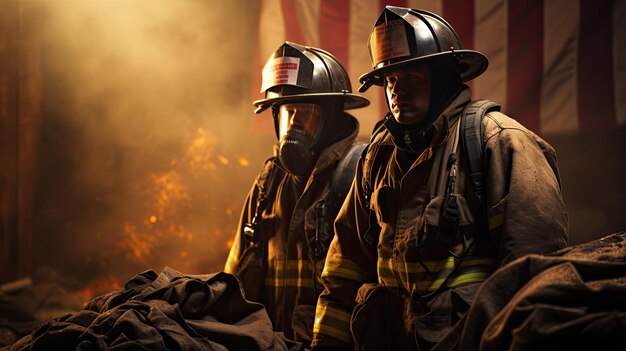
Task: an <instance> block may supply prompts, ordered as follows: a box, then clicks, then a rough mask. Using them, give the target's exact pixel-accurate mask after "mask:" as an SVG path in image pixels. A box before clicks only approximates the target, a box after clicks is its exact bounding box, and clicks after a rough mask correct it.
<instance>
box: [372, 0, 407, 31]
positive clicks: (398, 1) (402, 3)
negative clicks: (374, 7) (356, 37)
mask: <svg viewBox="0 0 626 351" xmlns="http://www.w3.org/2000/svg"><path fill="white" fill-rule="evenodd" d="M387 5H389V6H397V7H407V0H388V1H384V0H383V1H381V2H380V11H381V12H382V11H383V9H384V8H385V6H387ZM374 20H376V19H374ZM373 25H374V22H372V26H373Z"/></svg>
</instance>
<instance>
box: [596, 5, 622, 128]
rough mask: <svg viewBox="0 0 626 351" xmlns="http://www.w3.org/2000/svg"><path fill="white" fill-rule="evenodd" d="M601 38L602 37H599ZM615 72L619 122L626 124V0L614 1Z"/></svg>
mask: <svg viewBox="0 0 626 351" xmlns="http://www.w3.org/2000/svg"><path fill="white" fill-rule="evenodd" d="M598 40H601V39H598ZM613 74H614V76H613V77H614V82H615V83H614V84H615V116H616V118H617V124H619V125H624V124H626V0H614V2H613Z"/></svg>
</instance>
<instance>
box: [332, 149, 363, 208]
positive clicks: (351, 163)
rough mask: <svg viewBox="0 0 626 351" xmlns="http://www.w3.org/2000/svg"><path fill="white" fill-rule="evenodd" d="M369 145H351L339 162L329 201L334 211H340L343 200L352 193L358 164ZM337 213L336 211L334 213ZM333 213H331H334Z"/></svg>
mask: <svg viewBox="0 0 626 351" xmlns="http://www.w3.org/2000/svg"><path fill="white" fill-rule="evenodd" d="M366 146H367V144H363V143H354V144H352V145H350V148H349V149H348V152H346V154H345V155H344V156H343V158H342V159H341V160H340V161H339V164H338V165H337V168H336V169H335V173H334V174H333V179H332V181H331V183H330V184H331V185H330V192H329V194H328V199H329V200H330V206H331V209H332V210H335V209H336V210H338V209H339V207H340V206H341V205H342V203H343V199H344V198H345V197H346V194H348V191H350V186H351V185H352V180H353V179H354V173H355V172H356V164H357V162H358V160H359V157H361V154H362V153H363V150H364V149H365V147H366ZM334 212H336V211H334ZM334 212H331V213H334Z"/></svg>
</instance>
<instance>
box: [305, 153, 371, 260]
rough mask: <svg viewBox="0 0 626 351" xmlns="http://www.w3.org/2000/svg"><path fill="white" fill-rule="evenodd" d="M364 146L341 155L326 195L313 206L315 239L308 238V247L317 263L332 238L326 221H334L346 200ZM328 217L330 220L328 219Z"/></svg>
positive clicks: (322, 256) (323, 255)
mask: <svg viewBox="0 0 626 351" xmlns="http://www.w3.org/2000/svg"><path fill="white" fill-rule="evenodd" d="M365 146H366V144H363V143H354V144H352V145H350V147H349V148H348V151H347V152H346V153H345V154H344V155H343V157H342V158H341V160H339V164H337V167H336V168H335V170H334V173H333V176H332V179H331V180H330V185H329V190H328V194H327V195H326V197H325V199H324V200H323V201H320V202H318V203H317V204H316V206H315V227H316V231H315V237H313V238H309V239H308V240H309V247H310V248H311V249H312V250H311V251H312V252H311V254H312V256H313V258H314V259H315V260H316V261H317V260H319V259H322V258H324V257H326V252H328V247H329V245H330V241H331V240H332V238H333V234H334V233H333V230H332V222H331V223H330V227H331V228H330V231H329V230H328V229H327V227H326V225H327V223H326V221H327V220H330V221H334V217H335V216H337V212H339V208H340V207H341V205H342V204H343V200H344V199H345V198H346V195H347V194H348V191H350V186H351V185H352V180H353V179H354V174H355V172H356V164H357V162H358V160H359V157H360V156H361V153H362V152H363V149H365ZM328 216H330V218H328Z"/></svg>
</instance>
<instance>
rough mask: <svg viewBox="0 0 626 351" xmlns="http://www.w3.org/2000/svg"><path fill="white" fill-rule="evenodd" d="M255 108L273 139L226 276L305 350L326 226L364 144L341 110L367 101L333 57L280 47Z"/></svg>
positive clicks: (269, 63) (328, 237)
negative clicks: (266, 117)
mask: <svg viewBox="0 0 626 351" xmlns="http://www.w3.org/2000/svg"><path fill="white" fill-rule="evenodd" d="M261 92H263V93H265V98H264V99H262V100H258V101H255V102H254V106H255V107H256V110H255V112H256V113H261V112H262V111H264V110H266V109H270V110H271V111H272V115H273V117H274V126H275V130H276V135H277V137H278V143H277V144H276V145H275V147H274V156H272V157H270V158H269V159H268V160H267V161H266V162H265V166H264V168H263V170H262V171H261V173H260V174H259V175H258V176H257V178H256V180H255V182H254V184H253V186H252V189H251V190H250V192H249V194H248V197H247V199H246V202H245V204H244V206H243V210H242V213H241V219H240V223H239V227H238V229H237V232H236V234H235V238H234V243H233V246H232V248H231V251H230V254H229V256H228V259H227V261H226V266H225V269H224V270H225V271H226V272H228V273H235V274H238V275H239V277H240V278H241V281H242V283H243V287H244V291H245V295H246V298H247V299H249V300H253V301H257V302H260V303H263V304H264V305H265V306H266V308H267V312H268V314H269V316H270V319H271V320H272V323H273V325H274V329H275V330H276V331H282V332H284V333H285V335H286V336H287V337H288V338H290V339H293V340H296V341H300V342H302V343H304V344H305V345H308V344H310V342H311V339H312V333H313V318H314V314H315V304H316V301H317V297H318V296H319V293H320V292H321V291H322V284H321V278H320V274H321V272H322V268H323V265H324V259H325V255H326V252H327V248H328V246H329V245H330V241H331V240H332V236H333V221H334V219H335V217H336V214H337V211H338V210H339V207H340V206H341V203H342V202H343V199H344V198H345V196H346V193H347V192H348V188H349V186H350V185H351V184H352V179H353V178H354V169H355V166H356V161H357V159H358V157H359V156H360V152H361V151H362V150H363V148H364V146H365V145H364V144H359V143H355V139H356V136H357V134H358V129H359V124H358V122H357V120H356V119H355V118H354V117H352V116H351V115H349V114H347V113H346V112H344V110H347V109H355V108H360V107H365V106H367V105H368V104H369V101H368V100H367V99H366V98H364V97H362V96H360V95H358V94H353V93H352V88H351V84H350V79H349V77H348V74H347V73H346V71H345V69H344V68H343V66H342V65H341V63H340V62H339V61H338V60H337V59H336V58H335V57H334V56H333V55H331V54H330V53H328V52H326V51H323V50H321V49H318V48H313V47H306V46H301V45H298V44H295V43H291V42H285V43H284V44H282V45H281V46H280V47H279V48H278V49H277V50H276V51H275V52H274V53H273V54H272V55H271V57H270V58H269V60H268V61H267V63H266V65H265V66H264V68H263V82H262V88H261Z"/></svg>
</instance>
